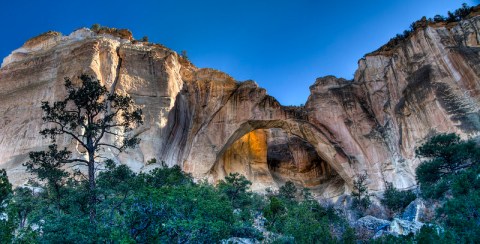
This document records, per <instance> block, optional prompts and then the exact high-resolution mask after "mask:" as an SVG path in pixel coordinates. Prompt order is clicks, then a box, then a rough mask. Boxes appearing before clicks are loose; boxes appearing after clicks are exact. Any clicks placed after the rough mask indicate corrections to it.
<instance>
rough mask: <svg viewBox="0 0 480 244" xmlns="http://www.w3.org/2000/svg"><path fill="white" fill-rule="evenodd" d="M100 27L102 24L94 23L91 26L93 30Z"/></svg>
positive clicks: (97, 29)
mask: <svg viewBox="0 0 480 244" xmlns="http://www.w3.org/2000/svg"><path fill="white" fill-rule="evenodd" d="M100 28H101V26H100V24H93V25H92V26H91V27H90V29H91V30H92V31H99V30H100Z"/></svg>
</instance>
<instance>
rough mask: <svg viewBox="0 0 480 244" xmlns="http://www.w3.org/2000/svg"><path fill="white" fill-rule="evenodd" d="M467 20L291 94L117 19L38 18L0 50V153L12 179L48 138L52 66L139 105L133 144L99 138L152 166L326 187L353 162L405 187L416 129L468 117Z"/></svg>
mask: <svg viewBox="0 0 480 244" xmlns="http://www.w3.org/2000/svg"><path fill="white" fill-rule="evenodd" d="M479 28H480V17H478V16H473V17H471V18H470V19H467V20H465V21H462V22H460V23H457V24H450V25H448V26H446V25H430V26H424V27H422V28H418V29H417V30H416V31H415V33H414V34H413V35H411V36H410V37H409V38H408V39H406V40H405V41H403V42H402V43H400V44H398V45H397V46H394V47H389V48H388V49H385V48H384V49H381V51H378V52H375V53H372V54H369V55H367V56H366V57H365V58H363V59H361V60H360V61H359V68H358V70H357V71H356V73H355V78H354V80H351V81H349V80H344V79H338V78H335V77H332V76H328V77H323V78H319V79H317V81H316V82H315V83H314V84H313V85H312V86H311V87H310V90H311V95H310V97H309V98H308V101H307V102H306V104H305V106H304V107H284V106H281V105H280V104H279V103H278V102H277V101H276V100H275V99H274V98H272V97H270V96H268V95H267V93H266V91H265V90H264V89H262V88H259V87H258V85H257V84H256V83H255V82H253V81H245V82H238V81H235V80H234V79H233V78H231V77H230V76H228V75H227V74H225V73H222V72H220V71H216V70H212V69H198V68H196V67H195V66H193V65H192V64H191V63H190V62H189V61H188V60H185V59H183V58H181V57H180V56H179V55H177V54H176V53H175V52H173V51H171V50H169V49H168V48H165V47H163V46H161V45H158V44H150V43H146V42H136V41H134V40H132V38H131V34H129V32H125V31H123V30H122V32H121V33H117V32H115V31H113V32H111V31H109V32H98V33H95V32H92V31H90V30H89V29H80V30H77V31H75V32H73V33H72V34H70V35H68V36H62V35H61V34H59V33H57V32H48V33H46V34H43V35H41V36H39V37H37V38H34V39H31V40H29V41H27V42H26V43H25V45H24V46H22V47H21V48H19V49H17V50H15V51H13V52H12V54H11V55H9V56H8V57H6V58H5V59H4V61H3V63H2V67H1V69H0V114H1V116H0V167H4V168H7V170H8V173H9V176H10V178H11V179H12V181H13V182H14V184H17V185H18V184H22V183H24V182H25V180H26V179H27V178H28V175H27V174H26V173H25V171H24V167H23V166H22V163H23V162H25V161H26V159H27V155H28V152H29V151H32V150H40V149H43V148H45V146H46V145H47V143H48V140H45V139H42V138H41V137H40V136H39V135H38V131H40V129H41V128H42V127H43V126H45V125H43V124H42V121H41V119H40V118H41V115H42V112H41V109H40V102H41V101H44V100H47V101H54V100H59V99H61V98H62V97H63V96H64V95H65V91H64V88H63V78H64V77H76V76H78V75H79V74H81V73H87V74H91V75H96V76H97V77H98V78H99V79H100V80H102V82H103V83H104V84H105V85H107V87H109V89H115V90H116V91H118V92H122V93H128V94H130V95H131V96H132V97H133V98H134V99H135V101H136V103H137V104H140V105H141V106H142V107H143V110H144V114H145V124H144V125H143V126H141V127H140V128H137V129H136V130H135V131H134V132H133V133H136V134H138V135H139V136H140V138H141V139H142V143H141V144H140V146H139V148H138V149H135V150H132V151H130V152H129V153H126V154H120V155H116V154H115V153H114V152H109V151H107V152H105V154H106V156H109V157H112V158H114V159H116V160H117V161H118V162H121V163H124V164H128V165H129V166H131V167H132V168H133V169H134V170H136V171H141V170H148V169H150V168H152V167H155V165H153V166H151V165H149V166H147V165H145V164H146V161H148V160H149V159H151V158H157V159H158V161H165V163H166V164H168V165H170V166H171V165H175V164H178V165H181V166H182V168H183V169H184V170H185V171H187V172H190V173H192V175H193V176H194V177H195V178H197V179H202V178H206V179H209V180H210V181H212V182H214V181H216V180H218V179H220V178H221V177H223V176H224V175H225V174H227V173H229V172H233V171H236V172H242V173H243V174H245V175H246V176H248V177H249V178H250V179H251V180H252V181H253V182H254V187H255V189H256V190H262V189H264V188H265V187H277V186H278V185H279V184H282V182H284V181H286V180H292V181H294V182H296V183H297V184H298V185H303V186H308V187H312V188H314V189H316V190H317V192H318V193H319V194H323V195H324V196H326V197H334V196H338V195H339V194H342V193H343V192H348V191H349V189H350V186H351V184H352V182H353V180H354V179H355V177H356V176H357V175H358V174H359V173H363V172H366V173H367V174H368V175H369V179H370V182H369V183H370V184H369V186H370V188H371V190H372V191H380V190H382V189H383V188H384V181H391V182H393V183H394V185H395V186H396V187H399V188H408V187H411V186H414V185H415V177H414V169H415V167H416V166H417V165H418V159H416V158H415V155H414V149H415V147H416V146H418V145H419V143H421V142H422V141H424V140H425V139H426V138H427V137H428V136H429V135H432V134H433V133H437V132H457V133H459V134H460V135H462V136H474V135H477V134H478V132H479V130H480V120H479V119H480V116H479V104H480V95H479V94H480V79H479V76H480V62H479V61H480V55H479V52H480V46H479V43H480V33H479V32H478V31H477V30H478V29H479ZM110 140H115V138H110ZM59 142H61V143H62V144H63V145H69V143H70V140H69V139H68V138H63V139H62V140H59ZM69 146H70V147H71V149H72V150H74V149H75V146H74V145H69ZM78 156H81V152H78Z"/></svg>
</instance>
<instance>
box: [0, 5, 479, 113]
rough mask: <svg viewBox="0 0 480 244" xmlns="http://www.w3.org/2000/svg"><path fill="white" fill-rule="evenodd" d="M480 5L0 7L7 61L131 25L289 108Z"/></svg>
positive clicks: (0, 46)
mask: <svg viewBox="0 0 480 244" xmlns="http://www.w3.org/2000/svg"><path fill="white" fill-rule="evenodd" d="M463 2H465V3H467V4H469V5H475V4H478V3H479V1H474V0H470V1H467V0H460V1H457V0H397V1H393V0H364V1H341V0H337V1H314V0H292V1H287V0H276V1H273V0H272V1H262V0H256V1H252V0H241V1H240V0H237V1H230V0H204V1H193V0H192V1H186V0H184V1H182V0H177V1H174V0H168V1H167V0H163V1H162V0H159V1H141V0H137V1H132V0H130V1H120V0H118V1H101V0H98V1H76V2H75V1H57V2H55V1H40V0H37V1H24V0H8V1H4V2H3V3H2V4H1V8H0V18H1V21H0V30H1V31H2V37H1V38H0V57H1V58H3V57H5V56H7V55H8V54H9V53H10V52H11V51H12V50H14V49H16V48H18V47H20V46H21V45H22V44H23V43H24V42H25V41H26V40H27V39H29V38H31V37H33V36H36V35H38V34H40V33H43V32H46V31H48V30H56V31H60V32H62V33H64V34H68V33H70V32H72V31H73V30H75V29H77V28H79V27H90V26H91V25H92V24H94V23H99V24H101V25H105V26H109V27H117V28H128V29H130V30H131V31H132V32H133V34H134V37H135V38H138V39H140V38H141V37H142V36H148V37H149V40H150V41H151V42H157V43H162V44H164V45H166V46H167V47H170V48H172V49H174V50H176V51H178V52H180V51H181V50H186V51H187V52H188V56H189V58H190V60H191V61H192V62H193V63H194V64H195V65H196V66H198V67H211V68H215V69H219V70H222V71H224V72H227V73H228V74H230V75H231V76H233V77H234V78H235V79H237V80H247V79H252V80H255V81H256V82H257V83H258V84H259V85H260V86H262V87H264V88H266V89H267V92H268V93H269V94H270V95H272V96H274V97H276V98H277V99H278V100H279V101H280V102H281V103H282V104H284V105H290V104H295V105H298V104H301V103H305V101H306V99H307V97H308V95H309V89H308V87H309V86H310V85H311V84H313V82H314V81H315V78H316V77H320V76H325V75H335V76H339V77H344V78H347V79H351V78H352V77H353V73H354V72H355V69H356V68H357V61H358V59H360V58H361V57H362V56H363V55H364V54H365V53H368V52H371V51H373V50H375V49H377V48H378V47H380V46H381V45H382V44H384V43H386V42H387V41H388V40H389V39H390V38H391V37H393V36H395V34H397V33H401V32H403V30H405V29H407V28H408V27H409V25H410V23H412V22H413V21H415V20H417V19H420V18H421V17H422V16H427V17H433V16H434V15H435V14H442V15H446V13H447V11H449V10H454V9H456V8H458V7H460V6H461V4H462V3H463Z"/></svg>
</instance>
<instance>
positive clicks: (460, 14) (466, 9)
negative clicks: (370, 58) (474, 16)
mask: <svg viewBox="0 0 480 244" xmlns="http://www.w3.org/2000/svg"><path fill="white" fill-rule="evenodd" d="M473 10H474V8H473V7H470V6H468V5H467V4H465V3H464V4H462V7H460V8H459V9H457V10H455V11H453V12H450V11H448V15H447V17H444V16H442V15H435V16H434V17H433V18H428V19H427V18H426V17H423V18H422V19H421V20H419V21H416V22H413V23H412V24H410V26H409V28H408V29H406V30H404V31H403V32H402V33H401V34H397V35H396V36H395V37H393V38H391V39H390V40H389V41H388V42H387V44H385V45H383V46H382V47H380V48H379V49H378V50H376V51H374V52H373V53H376V52H385V51H390V50H391V49H393V48H394V47H396V46H397V45H399V44H401V43H403V42H404V40H406V39H407V38H408V37H410V35H411V34H412V33H413V32H415V30H417V28H419V27H422V28H423V27H426V26H428V25H429V24H434V23H447V24H448V23H452V22H457V21H461V20H463V19H465V18H466V17H467V16H468V15H469V14H470V13H471V12H472V11H473Z"/></svg>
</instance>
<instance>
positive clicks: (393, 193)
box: [380, 182, 416, 213]
mask: <svg viewBox="0 0 480 244" xmlns="http://www.w3.org/2000/svg"><path fill="white" fill-rule="evenodd" d="M415 198H416V196H415V194H414V193H413V192H412V191H400V190H398V189H397V188H395V187H394V186H393V184H392V183H389V182H387V183H386V189H385V192H384V193H383V198H382V199H381V200H380V202H381V203H382V204H383V205H384V206H386V207H387V208H389V209H390V210H392V211H394V212H397V213H398V212H401V211H402V210H403V209H405V207H407V206H408V204H410V203H411V202H412V201H413V200H415Z"/></svg>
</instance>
